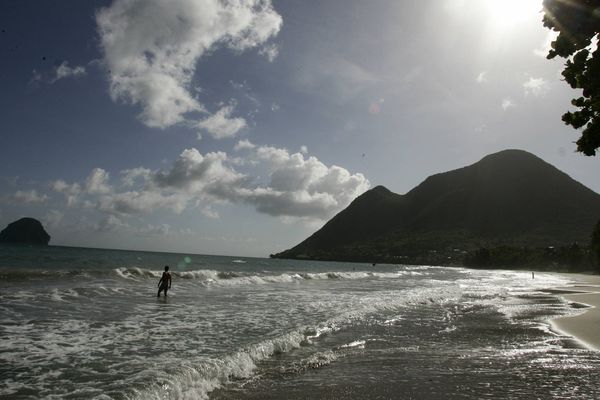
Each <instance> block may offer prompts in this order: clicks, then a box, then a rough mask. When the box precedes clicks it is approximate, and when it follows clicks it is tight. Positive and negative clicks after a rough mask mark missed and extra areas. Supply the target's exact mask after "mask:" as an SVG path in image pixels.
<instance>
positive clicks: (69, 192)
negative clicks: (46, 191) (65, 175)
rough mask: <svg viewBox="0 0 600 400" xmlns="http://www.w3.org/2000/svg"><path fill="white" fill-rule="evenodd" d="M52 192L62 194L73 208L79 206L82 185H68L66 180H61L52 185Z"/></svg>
mask: <svg viewBox="0 0 600 400" xmlns="http://www.w3.org/2000/svg"><path fill="white" fill-rule="evenodd" d="M50 187H51V188H52V190H54V191H55V192H58V193H62V194H63V195H64V196H65V198H66V199H67V205H68V206H69V207H73V206H75V205H76V204H77V202H78V199H79V195H80V194H81V185H79V184H78V183H73V184H68V183H66V182H65V181H64V180H62V179H59V180H56V181H54V182H52V183H51V184H50Z"/></svg>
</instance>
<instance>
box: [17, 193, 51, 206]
mask: <svg viewBox="0 0 600 400" xmlns="http://www.w3.org/2000/svg"><path fill="white" fill-rule="evenodd" d="M13 197H14V199H15V200H16V201H18V202H20V203H26V204H42V203H45V202H46V201H47V200H48V196H46V195H45V194H38V192H37V191H36V190H25V191H24V190H17V191H16V192H15V194H14V195H13Z"/></svg>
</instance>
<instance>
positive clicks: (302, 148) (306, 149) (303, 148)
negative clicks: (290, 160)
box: [300, 145, 308, 154]
mask: <svg viewBox="0 0 600 400" xmlns="http://www.w3.org/2000/svg"><path fill="white" fill-rule="evenodd" d="M300 153H302V154H308V147H306V146H304V145H302V146H300Z"/></svg>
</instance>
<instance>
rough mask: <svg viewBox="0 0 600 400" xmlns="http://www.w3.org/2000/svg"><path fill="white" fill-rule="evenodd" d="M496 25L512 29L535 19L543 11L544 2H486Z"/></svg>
mask: <svg viewBox="0 0 600 400" xmlns="http://www.w3.org/2000/svg"><path fill="white" fill-rule="evenodd" d="M485 2H486V5H487V8H488V12H489V14H490V17H491V19H492V20H493V21H494V24H495V25H497V26H499V27H505V28H506V27H511V26H513V25H515V24H517V23H519V22H521V21H524V20H526V19H529V18H531V17H535V16H536V15H538V14H539V12H540V11H541V10H542V0H485Z"/></svg>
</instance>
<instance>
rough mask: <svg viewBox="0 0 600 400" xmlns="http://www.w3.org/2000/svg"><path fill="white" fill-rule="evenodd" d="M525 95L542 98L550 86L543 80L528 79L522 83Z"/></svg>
mask: <svg viewBox="0 0 600 400" xmlns="http://www.w3.org/2000/svg"><path fill="white" fill-rule="evenodd" d="M523 89H524V90H525V95H534V96H543V95H544V94H546V93H547V92H548V90H550V84H549V83H548V81H546V80H545V79H544V78H534V77H530V78H529V79H528V80H527V81H525V82H524V83H523Z"/></svg>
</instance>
